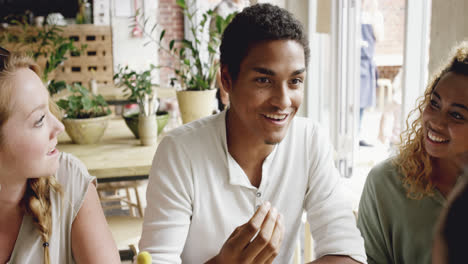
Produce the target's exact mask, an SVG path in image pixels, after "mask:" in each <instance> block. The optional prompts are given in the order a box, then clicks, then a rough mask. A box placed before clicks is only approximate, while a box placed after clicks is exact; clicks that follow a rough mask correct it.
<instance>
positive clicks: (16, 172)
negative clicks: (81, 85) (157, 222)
mask: <svg viewBox="0 0 468 264" xmlns="http://www.w3.org/2000/svg"><path fill="white" fill-rule="evenodd" d="M0 51H1V53H0V212H1V213H0V263H46V264H49V263H75V262H76V263H120V259H119V255H118V252H117V248H116V246H115V243H114V241H113V240H112V236H111V234H110V232H109V230H108V227H107V224H106V220H105V218H104V214H103V212H102V208H101V207H100V203H99V200H98V196H97V193H96V188H95V178H94V177H91V176H90V175H89V174H88V172H87V170H86V168H85V166H84V165H83V164H82V163H81V162H79V161H78V159H76V158H74V157H73V156H71V155H70V154H65V153H59V151H58V150H57V149H56V145H57V135H58V134H59V133H61V132H62V131H63V129H64V128H63V125H62V124H61V123H60V121H58V120H57V118H56V117H55V116H54V115H53V114H52V113H51V110H54V108H53V103H51V101H50V100H49V93H48V92H47V90H46V89H45V87H44V85H43V84H42V81H41V79H40V78H39V76H38V72H39V71H38V67H37V65H36V64H35V63H34V61H33V60H32V59H31V58H29V57H23V56H19V55H16V54H9V53H8V52H7V51H6V50H4V49H2V48H0Z"/></svg>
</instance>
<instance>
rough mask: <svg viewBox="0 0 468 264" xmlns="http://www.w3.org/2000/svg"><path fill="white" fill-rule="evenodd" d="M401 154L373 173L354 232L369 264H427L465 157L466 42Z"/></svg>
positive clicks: (433, 87) (428, 97)
mask: <svg viewBox="0 0 468 264" xmlns="http://www.w3.org/2000/svg"><path fill="white" fill-rule="evenodd" d="M413 113H417V114H419V116H418V117H417V118H416V120H415V121H414V122H413V123H412V124H411V126H408V127H409V128H408V130H407V131H405V132H404V133H403V135H402V144H401V146H400V149H399V153H398V155H397V156H396V157H393V158H391V159H389V160H387V161H384V162H383V163H381V164H379V165H377V166H376V167H375V168H373V169H372V170H371V172H370V173H369V176H368V178H367V181H366V184H365V186H364V191H363V194H362V197H361V202H360V206H359V217H358V227H359V229H360V230H361V233H362V235H363V237H364V240H365V246H366V253H367V257H368V262H369V263H430V262H431V247H432V240H433V232H434V230H433V229H434V226H435V223H436V222H437V219H438V216H439V213H440V211H441V209H442V208H443V206H444V204H445V203H446V197H447V195H448V194H449V193H450V192H451V190H452V189H453V188H454V186H455V184H456V182H457V180H458V178H459V175H460V174H461V173H462V170H463V166H464V163H465V162H466V158H465V160H464V157H465V156H466V152H468V42H464V43H462V44H461V45H460V46H458V47H457V48H456V49H455V54H454V55H453V56H452V57H451V59H450V61H449V62H448V63H447V65H445V67H444V68H443V69H442V70H441V71H440V72H439V73H438V74H436V75H435V76H434V78H433V80H432V81H431V82H430V84H429V86H428V88H427V90H426V92H425V94H424V96H423V98H422V100H421V101H420V103H419V106H418V107H417V109H415V111H413Z"/></svg>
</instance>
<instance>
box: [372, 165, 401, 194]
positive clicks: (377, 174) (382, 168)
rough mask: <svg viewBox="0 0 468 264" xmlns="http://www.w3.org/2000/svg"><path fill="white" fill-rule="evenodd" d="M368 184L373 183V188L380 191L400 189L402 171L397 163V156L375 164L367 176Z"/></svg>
mask: <svg viewBox="0 0 468 264" xmlns="http://www.w3.org/2000/svg"><path fill="white" fill-rule="evenodd" d="M367 185H371V186H372V187H373V189H375V190H378V191H393V190H399V189H400V187H402V182H401V173H400V172H399V171H398V166H397V165H396V164H395V157H391V158H388V159H386V160H384V161H382V162H380V163H378V164H377V165H375V166H374V167H373V168H372V169H371V170H370V172H369V175H368V176H367ZM391 187H393V188H391ZM395 188H396V189H395Z"/></svg>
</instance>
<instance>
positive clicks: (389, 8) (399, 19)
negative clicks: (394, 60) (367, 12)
mask: <svg viewBox="0 0 468 264" xmlns="http://www.w3.org/2000/svg"><path fill="white" fill-rule="evenodd" d="M379 10H380V11H381V12H382V15H383V17H384V32H385V33H384V34H385V37H384V40H383V41H381V42H378V43H377V45H376V53H377V54H403V46H404V37H405V0H379Z"/></svg>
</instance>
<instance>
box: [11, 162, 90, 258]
mask: <svg viewBox="0 0 468 264" xmlns="http://www.w3.org/2000/svg"><path fill="white" fill-rule="evenodd" d="M59 164H60V165H59V169H58V170H57V173H56V175H55V176H56V178H57V181H58V182H59V183H60V185H61V186H62V190H63V198H62V197H60V194H59V193H55V192H53V191H51V196H50V198H51V205H52V235H51V237H50V240H49V255H50V263H75V261H74V258H73V254H72V249H71V228H72V224H73V221H74V219H75V217H76V215H77V214H78V211H79V210H80V208H81V205H82V204H83V201H84V198H85V195H86V192H87V190H88V186H89V184H90V183H91V182H92V183H94V184H96V178H95V177H92V176H90V175H89V173H88V170H87V169H86V167H85V166H84V164H83V163H82V162H81V161H80V160H78V159H77V158H76V157H74V156H72V155H71V154H68V153H61V154H60V157H59ZM42 245H43V242H42V239H41V237H40V234H39V231H38V229H37V228H36V226H35V225H34V223H33V220H32V218H31V216H30V215H27V214H25V215H24V217H23V222H22V223H21V228H20V231H19V233H18V238H17V239H16V243H15V247H14V249H13V252H12V255H11V257H10V261H9V262H7V263H11V264H13V263H43V258H44V248H43V246H42Z"/></svg>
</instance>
